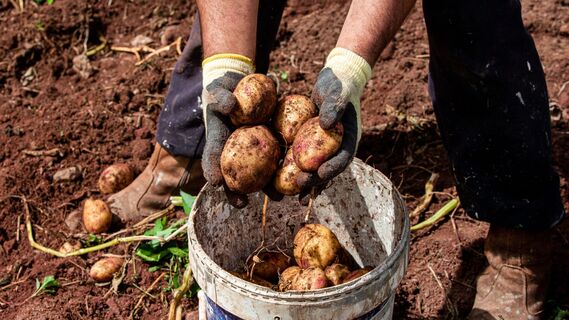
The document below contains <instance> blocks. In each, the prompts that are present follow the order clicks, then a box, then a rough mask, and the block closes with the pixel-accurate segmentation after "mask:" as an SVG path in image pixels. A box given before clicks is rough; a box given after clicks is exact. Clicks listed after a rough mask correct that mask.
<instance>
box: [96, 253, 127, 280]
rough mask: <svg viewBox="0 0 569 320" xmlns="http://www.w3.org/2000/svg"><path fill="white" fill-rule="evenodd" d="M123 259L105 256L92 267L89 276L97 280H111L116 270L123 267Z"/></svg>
mask: <svg viewBox="0 0 569 320" xmlns="http://www.w3.org/2000/svg"><path fill="white" fill-rule="evenodd" d="M123 261H124V260H123V259H122V258H115V257H110V258H103V259H101V260H99V261H97V262H95V264H94V265H93V266H92V267H91V270H90V271H89V276H90V277H91V278H92V279H93V280H95V281H97V282H107V281H111V280H112V279H113V275H114V274H115V272H117V271H119V270H120V268H121V267H122V264H123Z"/></svg>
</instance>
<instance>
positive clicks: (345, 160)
mask: <svg viewBox="0 0 569 320" xmlns="http://www.w3.org/2000/svg"><path fill="white" fill-rule="evenodd" d="M370 78H371V66H370V65H369V63H367V61H366V60H365V59H364V58H362V57H360V56H359V55H357V54H356V53H354V52H352V51H350V50H348V49H344V48H334V49H333V50H332V51H331V52H330V54H329V55H328V57H327V58H326V64H325V65H324V68H323V69H322V71H320V73H319V74H318V79H317V80H316V84H315V86H314V89H313V91H312V101H314V103H315V104H316V105H317V106H318V107H319V109H320V114H319V116H320V127H322V129H325V130H326V129H330V128H332V127H333V126H334V125H335V124H336V123H337V122H338V121H341V122H342V124H343V126H344V136H343V138H342V145H341V146H340V150H339V151H338V153H337V154H336V155H335V156H333V157H332V158H330V159H329V160H327V161H326V162H324V163H323V164H322V165H321V166H320V167H319V168H318V171H317V172H315V173H307V172H304V173H302V174H300V175H299V177H298V178H297V183H298V185H299V186H301V187H302V188H303V192H302V193H301V195H300V198H301V202H305V201H303V200H302V199H304V200H306V198H307V197H306V196H307V195H308V192H310V191H311V190H310V189H311V188H312V187H316V188H314V189H313V190H312V191H313V194H312V196H315V194H314V190H318V189H319V190H322V189H323V188H324V187H325V186H326V183H327V182H328V181H330V180H331V179H332V178H334V177H335V176H337V175H338V174H340V173H341V172H342V171H344V169H346V167H347V166H348V165H349V164H350V162H351V161H352V159H353V157H354V155H355V153H356V150H357V146H358V143H359V141H360V138H361V135H362V130H361V128H362V123H361V116H360V99H361V96H362V92H363V90H364V86H365V84H366V82H367V81H368V80H369V79H370Z"/></svg>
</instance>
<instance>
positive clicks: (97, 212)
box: [83, 199, 113, 233]
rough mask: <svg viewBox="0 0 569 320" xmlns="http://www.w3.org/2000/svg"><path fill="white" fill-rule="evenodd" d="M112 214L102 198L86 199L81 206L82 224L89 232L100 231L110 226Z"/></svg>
mask: <svg viewBox="0 0 569 320" xmlns="http://www.w3.org/2000/svg"><path fill="white" fill-rule="evenodd" d="M112 220H113V215H112V213H111V210H110V209H109V206H107V204H106V203H105V202H104V201H103V200H97V199H87V200H86V201H85V205H84V206H83V225H84V226H85V230H87V231H88V232H90V233H101V232H105V231H107V230H108V229H109V228H110V227H111V222H112Z"/></svg>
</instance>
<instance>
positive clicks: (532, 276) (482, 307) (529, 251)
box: [468, 226, 552, 320]
mask: <svg viewBox="0 0 569 320" xmlns="http://www.w3.org/2000/svg"><path fill="white" fill-rule="evenodd" d="M551 234H552V232H551V230H547V231H537V232H536V231H526V230H520V229H509V228H504V227H498V226H491V227H490V231H489V232H488V237H487V238H486V243H485V247H484V254H485V255H486V258H487V259H488V263H489V266H488V267H487V268H486V270H484V272H483V273H482V274H481V275H480V276H479V277H478V280H477V283H476V299H475V301H474V306H473V308H472V312H471V313H470V315H469V317H468V319H492V320H493V319H500V320H522V319H524V320H525V319H531V320H538V319H542V313H543V308H544V303H545V298H546V294H547V287H548V285H549V280H550V271H551V257H552V253H551V252H552V249H551Z"/></svg>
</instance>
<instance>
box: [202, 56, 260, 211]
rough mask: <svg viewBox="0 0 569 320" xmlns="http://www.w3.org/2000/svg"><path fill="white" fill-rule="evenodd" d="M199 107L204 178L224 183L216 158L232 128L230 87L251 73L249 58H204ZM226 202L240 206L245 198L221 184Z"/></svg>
mask: <svg viewBox="0 0 569 320" xmlns="http://www.w3.org/2000/svg"><path fill="white" fill-rule="evenodd" d="M202 69H203V91H202V108H203V113H204V123H205V129H206V143H205V148H204V152H203V156H202V168H203V173H204V177H205V179H206V180H207V181H208V182H209V183H210V184H212V185H214V186H220V185H222V184H223V185H225V184H224V180H223V176H222V174H221V167H220V160H221V159H220V158H221V152H222V151H223V146H224V145H225V142H226V141H227V139H228V138H229V136H230V135H231V132H232V131H233V127H232V125H231V121H230V120H229V117H228V115H229V114H230V113H231V111H232V110H233V109H234V108H235V106H236V102H237V101H236V99H235V96H234V95H233V90H234V89H235V87H236V86H237V83H238V82H239V81H240V80H241V79H242V78H243V77H245V76H246V75H248V74H251V73H253V72H255V67H254V65H253V61H252V60H251V59H249V58H247V57H245V56H242V55H237V54H216V55H213V56H211V57H208V58H206V59H204V61H203V63H202ZM225 192H226V194H227V198H228V200H229V202H230V203H231V204H232V205H234V206H235V207H238V208H241V207H244V206H245V205H247V197H246V196H244V195H238V194H236V193H234V192H231V191H230V190H229V189H228V188H227V187H225Z"/></svg>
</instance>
